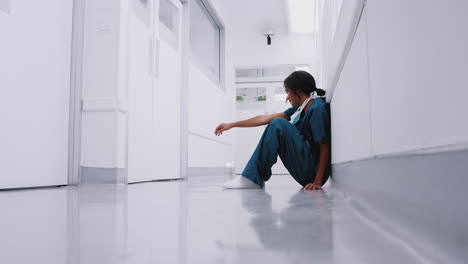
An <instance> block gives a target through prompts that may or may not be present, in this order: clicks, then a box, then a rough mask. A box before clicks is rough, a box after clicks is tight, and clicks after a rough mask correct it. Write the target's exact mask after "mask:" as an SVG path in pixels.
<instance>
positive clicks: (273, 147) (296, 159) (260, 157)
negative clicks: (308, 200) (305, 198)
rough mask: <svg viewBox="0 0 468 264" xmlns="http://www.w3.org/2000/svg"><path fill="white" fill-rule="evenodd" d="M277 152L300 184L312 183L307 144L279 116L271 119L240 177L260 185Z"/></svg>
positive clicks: (292, 127) (312, 169) (312, 166)
mask: <svg viewBox="0 0 468 264" xmlns="http://www.w3.org/2000/svg"><path fill="white" fill-rule="evenodd" d="M278 155H279V156H280V158H281V160H282V161H283V164H284V166H285V167H286V169H288V171H289V173H290V174H291V176H292V177H293V178H294V179H295V180H296V181H297V182H298V183H299V184H301V185H302V186H305V185H307V184H309V183H312V182H314V178H315V173H316V166H315V162H314V160H313V157H312V153H311V151H310V149H309V147H308V146H307V144H306V142H305V141H304V139H303V137H302V135H301V134H300V133H299V130H298V129H297V128H296V127H295V126H294V125H293V124H291V123H289V121H287V120H286V119H284V118H281V117H280V118H276V119H274V120H273V121H272V122H271V123H270V124H269V125H268V126H267V128H266V129H265V132H263V136H262V138H261V139H260V142H259V143H258V146H257V148H256V149H255V151H254V153H253V155H252V157H251V158H250V160H249V162H248V163H247V166H246V167H245V169H244V171H243V172H242V176H244V177H246V178H247V179H250V180H251V181H253V182H255V183H256V184H257V185H259V186H260V187H262V188H263V187H264V186H265V182H266V181H268V180H269V179H270V177H271V167H272V166H273V165H274V164H275V163H276V161H277V157H278Z"/></svg>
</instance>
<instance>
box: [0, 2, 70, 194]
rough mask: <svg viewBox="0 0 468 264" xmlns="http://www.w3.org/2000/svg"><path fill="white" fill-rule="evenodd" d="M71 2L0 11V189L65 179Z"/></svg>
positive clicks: (15, 6) (18, 5) (17, 6)
mask: <svg viewBox="0 0 468 264" xmlns="http://www.w3.org/2000/svg"><path fill="white" fill-rule="evenodd" d="M72 6H73V1H71V0H45V1H15V2H14V3H13V5H12V6H11V9H10V12H9V13H5V12H0V32H1V40H0V76H1V80H0V87H1V89H0V98H2V103H1V104H0V120H1V127H0V131H1V132H0V146H1V147H0V160H1V163H0V164H1V170H0V188H14V187H32V186H46V185H61V184H67V165H68V164H67V163H68V128H69V123H68V122H69V95H70V59H71V35H72Z"/></svg>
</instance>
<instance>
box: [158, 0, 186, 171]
mask: <svg viewBox="0 0 468 264" xmlns="http://www.w3.org/2000/svg"><path fill="white" fill-rule="evenodd" d="M159 8H160V10H159V14H160V17H159V20H160V26H159V38H160V41H159V65H158V76H159V78H158V79H157V82H156V87H155V91H156V94H155V109H156V111H155V128H156V152H157V158H158V162H157V177H158V178H159V179H175V178H180V177H181V175H180V133H181V131H180V129H181V126H180V120H181V116H180V115H181V111H180V103H181V79H182V75H181V41H180V40H181V32H182V30H181V25H182V4H181V3H180V1H179V0H160V1H159Z"/></svg>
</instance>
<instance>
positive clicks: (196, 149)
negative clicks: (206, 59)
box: [188, 64, 235, 167]
mask: <svg viewBox="0 0 468 264" xmlns="http://www.w3.org/2000/svg"><path fill="white" fill-rule="evenodd" d="M229 68H230V69H231V70H232V67H229ZM228 74H229V73H228ZM228 80H230V81H227V82H226V83H227V85H229V86H228V87H227V88H226V89H225V90H221V89H220V87H219V85H217V84H215V83H213V81H211V80H210V79H209V78H208V77H206V76H205V75H204V74H203V73H202V72H201V71H200V70H199V69H197V67H196V66H195V65H193V64H190V72H189V91H188V98H189V104H188V109H189V115H188V119H189V125H188V129H189V140H188V151H189V157H188V166H189V167H225V166H226V163H227V162H231V163H232V162H233V160H234V150H233V146H232V142H233V134H232V133H228V132H227V133H224V134H223V136H221V137H216V136H215V135H214V130H215V128H216V126H217V125H218V124H219V123H225V122H230V121H233V116H234V101H235V97H234V94H233V92H232V91H234V89H233V88H232V84H233V81H232V80H233V78H232V77H228Z"/></svg>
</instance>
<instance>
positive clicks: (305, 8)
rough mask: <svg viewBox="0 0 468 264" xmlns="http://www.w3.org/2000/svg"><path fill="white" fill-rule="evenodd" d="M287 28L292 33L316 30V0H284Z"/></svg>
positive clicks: (305, 32) (313, 31) (307, 32)
mask: <svg viewBox="0 0 468 264" xmlns="http://www.w3.org/2000/svg"><path fill="white" fill-rule="evenodd" d="M286 1H287V9H288V18H289V30H290V31H291V32H293V33H300V34H311V33H316V32H317V31H318V23H316V21H317V19H316V16H317V11H318V8H317V5H318V4H319V2H318V0H286Z"/></svg>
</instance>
